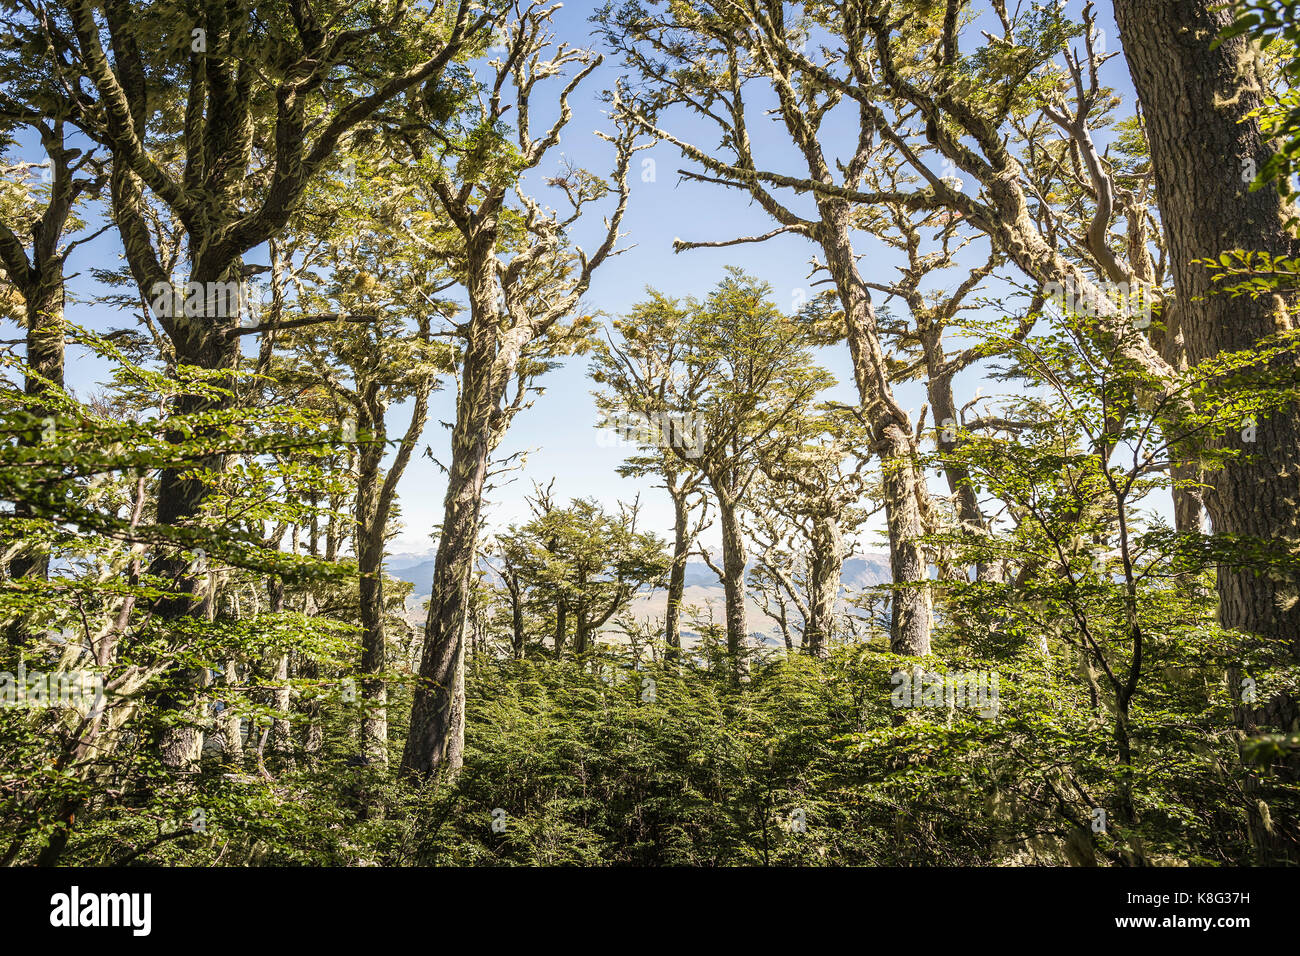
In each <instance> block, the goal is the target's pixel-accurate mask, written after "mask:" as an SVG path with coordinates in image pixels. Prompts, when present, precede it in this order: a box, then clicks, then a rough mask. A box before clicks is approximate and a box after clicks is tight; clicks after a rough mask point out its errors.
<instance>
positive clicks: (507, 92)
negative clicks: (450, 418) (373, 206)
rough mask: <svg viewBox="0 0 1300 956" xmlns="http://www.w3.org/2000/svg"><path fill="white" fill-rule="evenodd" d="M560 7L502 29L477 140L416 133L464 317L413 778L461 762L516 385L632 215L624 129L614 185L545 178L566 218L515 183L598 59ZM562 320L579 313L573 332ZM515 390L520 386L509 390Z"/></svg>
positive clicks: (554, 345) (566, 114) (553, 139)
mask: <svg viewBox="0 0 1300 956" xmlns="http://www.w3.org/2000/svg"><path fill="white" fill-rule="evenodd" d="M555 9H556V8H555V7H554V6H546V5H543V4H529V5H527V6H524V7H521V8H520V9H518V10H517V11H516V13H515V15H514V18H513V19H512V20H511V21H510V22H509V23H508V24H507V26H506V28H505V34H504V38H505V52H504V53H503V54H502V55H501V56H500V57H499V58H497V59H494V60H492V61H491V62H490V64H489V66H490V69H489V72H488V76H487V78H486V79H485V80H484V82H483V84H482V88H481V91H480V93H479V105H478V112H477V115H476V116H475V117H474V118H473V121H472V122H471V123H469V124H467V125H468V126H469V135H467V136H465V137H464V138H463V139H460V140H459V141H453V140H446V141H440V140H438V139H436V138H435V139H434V140H433V142H432V143H430V144H428V146H427V147H426V146H425V145H424V144H421V143H419V141H418V140H414V139H412V140H411V142H412V144H413V145H414V147H415V149H416V150H417V151H418V152H419V153H420V154H421V156H422V157H426V158H427V162H428V164H429V176H428V180H427V182H428V195H429V198H430V201H431V202H436V203H437V204H438V206H439V208H440V214H442V215H445V216H446V217H447V218H448V219H449V220H450V222H451V223H452V225H453V226H454V227H455V230H456V232H457V233H458V235H459V237H460V241H461V242H463V251H462V252H461V254H460V255H459V256H458V257H457V258H456V259H455V260H454V261H453V268H455V269H457V270H458V271H459V275H460V282H461V283H462V286H463V288H464V292H465V296H466V298H467V299H468V303H469V317H468V320H467V321H466V322H465V323H464V324H463V325H461V326H460V327H458V328H457V330H456V331H457V334H458V335H459V337H460V338H461V339H462V342H463V344H462V349H463V351H462V355H461V358H460V362H459V367H458V377H459V383H458V386H459V394H458V398H457V405H456V421H455V425H454V427H453V429H452V436H451V455H450V461H449V463H448V465H447V494H446V498H445V504H444V516H443V521H442V526H441V533H440V536H439V539H438V553H437V556H436V558H435V562H434V575H433V590H432V596H431V598H430V602H429V617H428V621H427V623H426V625H425V635H424V651H423V657H422V659H421V662H420V675H419V676H420V686H419V689H418V690H417V692H416V697H415V703H414V706H413V710H412V714H411V728H410V734H409V736H408V737H407V741H406V750H405V752H404V754H403V757H402V771H403V772H404V773H406V774H411V775H415V776H427V775H428V774H430V773H432V772H433V771H434V770H435V769H437V768H439V767H446V768H447V769H448V770H452V771H454V770H456V769H458V768H459V767H460V765H461V762H462V760H463V749H464V728H465V713H464V709H465V701H464V693H465V692H464V643H463V639H462V638H463V630H464V623H465V609H466V602H467V599H468V593H469V585H470V580H471V576H472V574H473V570H474V568H473V561H474V555H475V553H476V551H477V541H478V530H479V522H480V513H481V510H482V504H483V486H484V482H485V480H486V478H487V472H488V466H489V461H490V457H491V454H492V451H493V450H494V449H495V448H496V447H497V445H498V444H499V443H500V441H501V439H502V437H503V436H504V435H505V431H506V429H507V428H508V427H509V424H510V421H511V419H512V418H513V417H514V415H515V414H516V413H517V412H518V411H519V410H520V409H521V408H522V407H523V406H524V400H525V395H526V389H525V388H524V387H523V384H522V383H523V382H525V381H526V379H527V378H528V377H529V376H528V375H527V374H526V372H527V368H526V366H527V363H529V362H530V361H532V359H531V358H530V356H531V355H536V354H537V353H538V352H539V351H542V352H545V351H546V350H553V351H557V350H558V352H559V353H561V354H562V353H563V351H565V350H566V348H577V347H582V342H583V339H584V336H585V329H586V328H588V327H589V324H590V320H589V319H587V318H586V317H583V316H581V315H578V314H577V312H578V305H579V302H580V300H581V298H582V296H583V294H584V293H585V292H586V291H587V288H588V287H589V286H590V284H591V277H592V274H593V273H594V272H595V270H596V269H597V268H599V267H600V266H601V265H602V264H603V263H604V262H605V261H606V259H608V258H609V257H610V256H611V255H613V254H615V253H616V245H617V243H618V240H619V238H620V235H621V233H620V228H621V224H622V221H623V215H624V212H625V211H626V209H627V200H628V181H627V180H628V168H629V165H630V163H631V160H632V155H633V153H634V151H635V150H636V148H637V147H636V145H635V134H634V133H633V131H631V130H630V129H629V128H627V127H626V126H622V127H620V128H619V130H618V131H617V132H616V133H614V134H602V136H603V137H604V138H605V139H607V140H608V141H609V142H610V143H611V144H612V145H613V146H614V149H615V154H616V155H615V161H614V168H613V172H612V173H611V175H610V176H609V178H608V179H602V178H601V177H599V176H597V175H595V174H592V173H590V172H588V171H586V170H581V169H574V168H567V169H563V170H561V172H560V174H559V175H555V176H552V177H551V178H550V180H549V183H550V185H551V186H552V187H553V188H554V189H555V190H558V192H559V195H560V196H561V197H562V201H564V202H567V204H568V211H567V212H566V213H565V214H564V215H561V214H560V213H558V212H550V211H548V210H546V209H544V208H543V207H542V205H541V203H540V202H539V201H537V200H536V199H534V198H532V197H531V196H530V195H529V194H528V193H527V192H526V191H525V190H524V187H523V185H522V184H521V183H520V177H522V176H524V175H525V174H526V173H527V172H528V171H530V170H534V169H537V168H538V167H539V166H540V165H541V164H542V162H543V161H544V160H546V159H548V157H551V156H553V155H554V151H555V149H556V147H557V146H558V145H559V141H560V134H561V131H562V130H563V129H564V128H565V127H566V126H567V125H568V123H569V121H570V119H571V118H572V115H573V114H572V110H571V108H570V106H569V97H570V96H571V95H572V94H573V91H574V90H576V89H577V87H578V85H579V84H580V83H581V82H582V81H583V80H584V79H586V78H587V77H588V76H589V75H590V74H591V72H592V70H594V69H595V68H596V66H597V64H598V63H599V62H600V58H599V57H597V56H596V55H594V54H591V53H589V52H587V51H584V50H576V49H571V48H570V47H569V46H568V45H567V44H560V45H558V46H557V45H555V44H554V42H553V37H552V35H551V33H550V32H549V21H550V19H551V18H552V16H553V15H554V13H555ZM570 68H576V72H574V73H573V75H572V76H571V77H569V78H568V79H567V81H566V83H565V85H564V86H563V87H562V88H561V90H560V91H559V93H558V95H557V97H556V103H557V106H558V108H559V115H558V116H557V117H556V119H555V120H554V122H553V123H552V124H551V125H550V126H549V127H548V128H547V129H545V130H543V131H541V132H540V133H535V132H534V129H533V126H532V122H533V116H532V110H533V108H534V104H535V103H536V102H537V97H538V96H539V95H540V94H539V84H540V83H543V82H544V81H546V80H547V79H552V78H555V77H559V76H562V75H563V74H564V73H565V71H566V70H569V69H570ZM507 114H509V115H508V116H507ZM507 121H509V122H510V123H512V124H513V129H512V128H510V127H509V126H507V125H506V124H507ZM426 148H427V150H428V152H427V154H426V153H425V150H426ZM512 197H513V198H514V199H515V200H516V202H515V203H513V204H512V203H511V198H512ZM607 197H612V203H613V208H612V210H610V211H609V212H608V214H607V215H606V217H605V229H604V236H603V238H602V239H601V241H600V243H599V244H598V245H597V246H596V248H595V249H594V250H592V251H591V252H587V251H585V250H583V249H581V248H579V247H577V246H575V245H573V244H572V242H571V240H570V230H572V229H573V228H574V226H575V224H577V223H578V222H579V221H581V220H583V219H584V217H588V216H589V215H590V214H591V212H592V210H593V209H594V208H598V207H599V204H600V203H601V201H602V200H605V199H606V198H607ZM565 320H573V321H572V323H571V324H570V325H569V326H566V325H564V322H565ZM566 343H567V344H566ZM521 372H523V373H525V374H524V375H523V377H521ZM512 384H518V385H519V387H518V388H517V389H516V390H515V392H514V394H513V396H512V397H509V398H508V397H507V392H508V389H510V387H511V386H512Z"/></svg>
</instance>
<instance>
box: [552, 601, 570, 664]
mask: <svg viewBox="0 0 1300 956" xmlns="http://www.w3.org/2000/svg"><path fill="white" fill-rule="evenodd" d="M568 632H569V605H568V604H566V603H565V602H564V601H563V600H560V601H559V602H557V603H556V605H555V637H554V641H555V656H556V657H559V656H561V655H562V654H563V653H564V639H565V637H566V636H567V635H568Z"/></svg>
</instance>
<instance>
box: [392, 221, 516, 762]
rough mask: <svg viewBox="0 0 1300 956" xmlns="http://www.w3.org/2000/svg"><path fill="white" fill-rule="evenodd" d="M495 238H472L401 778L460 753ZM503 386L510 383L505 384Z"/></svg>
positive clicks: (489, 392)
mask: <svg viewBox="0 0 1300 956" xmlns="http://www.w3.org/2000/svg"><path fill="white" fill-rule="evenodd" d="M495 245H496V237H495V234H494V233H491V232H488V233H486V234H484V235H480V236H477V237H475V241H474V242H473V243H471V246H473V247H475V248H471V249H469V250H468V252H467V255H468V257H469V260H470V261H471V262H472V263H476V268H474V269H473V270H472V271H471V273H470V275H469V278H468V283H467V290H468V292H469V299H470V309H471V318H470V332H469V341H468V342H467V343H466V348H465V357H464V367H463V372H462V376H461V390H460V395H459V397H458V400H457V404H456V424H455V427H454V428H453V429H452V438H451V467H450V469H449V470H448V474H447V496H446V499H445V500H444V504H443V521H442V534H441V536H440V537H439V539H438V552H437V555H436V557H435V558H434V570H433V590H432V593H431V594H430V596H429V616H428V619H427V621H426V622H425V627H424V652H423V656H422V658H421V661H420V684H419V687H418V689H417V690H416V693H415V701H414V704H413V706H412V708H411V729H410V733H409V735H408V737H407V740H406V749H405V752H404V753H403V755H402V765H401V770H402V773H403V774H404V775H410V776H414V777H426V776H428V775H430V774H432V773H433V772H434V771H435V770H437V769H439V768H440V767H442V768H446V769H447V770H450V771H453V772H454V771H456V770H458V769H459V768H460V766H461V764H462V762H463V759H464V748H465V646H464V630H465V614H466V609H467V608H468V605H469V595H470V583H471V579H472V576H473V573H474V555H475V553H476V551H477V544H478V527H479V517H480V513H481V511H482V506H483V484H484V482H485V481H486V480H487V472H488V463H489V458H490V455H491V450H492V442H493V438H492V416H493V413H494V412H495V411H496V409H497V406H498V404H499V402H500V399H501V389H502V388H503V387H504V382H503V381H502V380H501V376H500V374H499V371H498V369H497V368H496V365H497V350H498V339H497V336H498V331H499V330H498V328H497V318H498V313H497V306H496V301H497V284H496V274H495V273H496V259H495V257H494V256H493V255H492V251H493V250H494V249H495ZM506 380H507V381H508V379H506Z"/></svg>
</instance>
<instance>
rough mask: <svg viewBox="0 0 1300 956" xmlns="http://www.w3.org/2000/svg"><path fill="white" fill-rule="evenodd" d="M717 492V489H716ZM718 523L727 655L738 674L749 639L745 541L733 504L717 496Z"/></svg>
mask: <svg viewBox="0 0 1300 956" xmlns="http://www.w3.org/2000/svg"><path fill="white" fill-rule="evenodd" d="M715 490H716V489H715ZM718 514H719V523H720V524H721V525H722V590H723V594H724V595H725V599H726V605H727V655H728V656H729V657H730V658H731V660H732V666H733V668H735V669H736V672H737V673H739V667H740V654H741V651H742V650H743V649H744V647H745V642H746V639H747V638H748V637H749V621H748V618H747V615H746V611H745V560H746V555H745V538H744V534H743V532H742V530H741V527H740V514H739V512H738V511H737V510H736V505H735V503H734V502H732V501H730V500H728V497H727V496H726V495H723V494H719V495H718Z"/></svg>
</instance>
